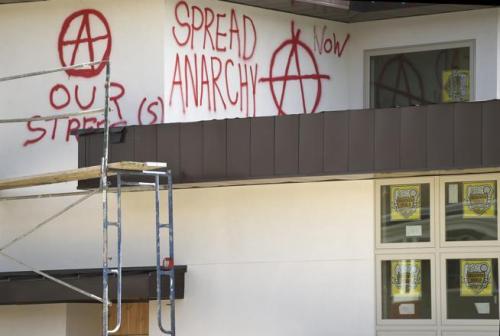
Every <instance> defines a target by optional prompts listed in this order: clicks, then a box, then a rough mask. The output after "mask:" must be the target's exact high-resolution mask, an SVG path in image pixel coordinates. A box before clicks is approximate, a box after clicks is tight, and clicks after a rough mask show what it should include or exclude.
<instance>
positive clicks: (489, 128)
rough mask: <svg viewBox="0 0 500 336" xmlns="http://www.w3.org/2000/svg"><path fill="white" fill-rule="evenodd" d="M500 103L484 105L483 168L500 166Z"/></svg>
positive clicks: (496, 101) (493, 102)
mask: <svg viewBox="0 0 500 336" xmlns="http://www.w3.org/2000/svg"><path fill="white" fill-rule="evenodd" d="M499 130H500V101H498V100H495V101H491V102H485V103H483V128H482V133H483V137H482V139H483V166H485V167H488V166H498V165H500V131H499Z"/></svg>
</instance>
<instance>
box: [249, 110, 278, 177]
mask: <svg viewBox="0 0 500 336" xmlns="http://www.w3.org/2000/svg"><path fill="white" fill-rule="evenodd" d="M274 120H275V118H274V117H262V118H252V119H251V121H250V124H251V128H250V173H251V176H252V177H266V176H268V177H271V176H273V175H274Z"/></svg>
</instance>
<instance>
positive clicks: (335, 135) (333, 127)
mask: <svg viewBox="0 0 500 336" xmlns="http://www.w3.org/2000/svg"><path fill="white" fill-rule="evenodd" d="M349 116H350V112H349V111H341V112H326V113H324V119H323V122H324V143H323V147H324V151H323V157H324V168H323V171H324V172H325V173H327V174H328V173H333V174H335V173H346V172H348V170H349Z"/></svg>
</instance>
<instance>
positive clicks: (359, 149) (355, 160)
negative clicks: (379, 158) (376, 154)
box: [349, 110, 374, 172]
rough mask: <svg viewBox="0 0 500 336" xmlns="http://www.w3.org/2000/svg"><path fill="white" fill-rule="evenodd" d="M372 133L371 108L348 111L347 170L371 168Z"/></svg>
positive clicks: (354, 170) (360, 170)
mask: <svg viewBox="0 0 500 336" xmlns="http://www.w3.org/2000/svg"><path fill="white" fill-rule="evenodd" d="M373 133H374V116H373V110H355V111H350V118H349V171H351V172H367V171H372V170H373V148H374V143H373V141H374V134H373Z"/></svg>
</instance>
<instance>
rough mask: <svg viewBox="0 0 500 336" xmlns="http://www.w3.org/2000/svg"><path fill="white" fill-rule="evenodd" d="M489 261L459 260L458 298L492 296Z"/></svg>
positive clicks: (490, 265) (491, 276)
mask: <svg viewBox="0 0 500 336" xmlns="http://www.w3.org/2000/svg"><path fill="white" fill-rule="evenodd" d="M492 280H493V274H492V261H491V259H480V260H479V259H477V260H460V296H493V286H492Z"/></svg>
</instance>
